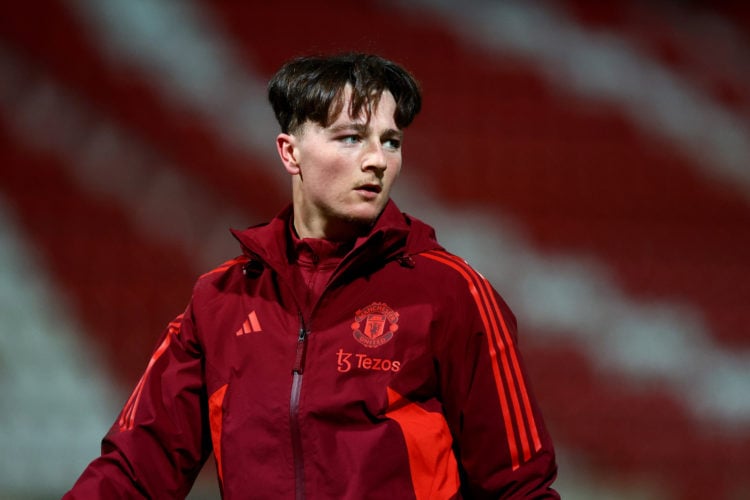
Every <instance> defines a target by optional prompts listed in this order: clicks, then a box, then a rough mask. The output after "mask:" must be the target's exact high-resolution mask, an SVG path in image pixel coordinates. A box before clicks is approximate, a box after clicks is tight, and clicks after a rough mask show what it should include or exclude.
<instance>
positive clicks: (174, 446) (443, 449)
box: [68, 202, 558, 500]
mask: <svg viewBox="0 0 750 500" xmlns="http://www.w3.org/2000/svg"><path fill="white" fill-rule="evenodd" d="M290 217H291V208H287V209H286V210H285V211H284V212H282V213H281V214H280V215H279V216H278V217H276V218H275V219H273V220H272V221H271V222H270V223H268V224H266V225H262V226H258V227H254V228H250V229H248V230H246V231H242V232H236V233H235V236H236V237H237V238H238V239H239V241H240V242H241V244H242V247H243V250H244V255H243V256H242V257H240V258H237V259H235V260H232V261H230V262H227V263H225V264H224V265H222V266H220V267H219V268H217V269H215V270H213V271H211V272H209V273H207V274H205V275H204V276H202V277H201V278H200V279H199V280H198V282H197V284H196V286H195V289H194V293H193V297H192V300H191V302H190V304H189V306H188V307H187V309H186V311H185V312H184V314H182V315H180V316H179V317H178V318H177V319H175V320H174V321H173V322H172V323H171V324H170V325H169V327H168V328H167V330H166V331H165V332H164V334H163V336H162V338H161V341H160V344H159V346H158V347H157V349H156V350H155V352H154V354H153V356H152V358H151V361H150V362H149V364H148V367H147V369H146V371H145V373H144V375H143V377H142V378H141V380H140V382H139V383H138V385H137V387H136V389H135V391H134V392H133V394H132V396H131V397H130V399H129V400H128V402H127V404H126V405H125V407H124V409H123V410H122V413H121V415H120V416H119V418H118V420H117V421H116V422H115V424H114V425H113V427H112V429H111V430H110V431H109V433H108V434H107V436H106V437H105V438H104V440H103V443H102V455H101V457H99V458H97V459H96V460H94V462H92V463H91V465H90V466H89V467H88V468H87V469H86V471H84V473H83V475H82V476H81V478H80V479H79V480H78V482H77V483H76V484H75V486H74V487H73V489H72V490H71V491H70V492H69V493H68V495H69V498H82V499H91V498H107V499H112V498H133V497H140V496H141V495H142V496H144V497H149V498H156V499H161V498H173V497H184V496H185V495H186V493H187V492H188V491H189V489H190V487H191V485H192V483H193V481H194V479H195V477H196V475H197V474H198V472H199V470H200V468H201V466H202V464H203V463H204V461H205V460H206V458H207V457H208V455H209V454H210V453H211V451H212V450H213V453H214V456H215V458H216V463H217V469H218V477H219V484H220V487H221V490H222V494H223V497H224V498H273V499H279V498H295V496H296V498H303V497H304V498H308V499H310V498H352V499H355V498H356V499H361V498H373V499H374V498H388V499H391V500H393V499H401V498H418V499H436V498H460V497H464V498H499V497H502V498H558V495H557V493H555V491H554V490H552V489H551V487H550V485H551V483H552V481H553V479H554V477H555V473H556V465H555V459H554V451H553V448H552V443H551V441H550V438H549V435H548V434H547V431H546V429H545V427H544V424H543V422H542V417H541V415H540V413H539V411H538V409H537V406H536V403H535V401H534V398H533V395H532V394H531V390H530V388H529V384H528V381H527V378H526V375H525V372H524V368H523V363H522V361H521V356H520V353H519V351H518V348H517V346H516V323H515V318H514V317H513V315H512V313H511V312H510V310H509V309H508V307H507V306H506V305H505V303H504V302H503V301H502V299H501V298H500V297H499V296H498V294H497V293H496V292H495V291H494V289H493V288H492V287H491V286H490V284H489V283H488V282H487V281H486V280H485V279H484V278H483V277H482V276H481V275H480V274H478V273H477V272H476V271H474V270H473V269H472V268H471V267H469V265H468V264H466V263H465V262H464V261H463V260H461V259H460V258H458V257H455V256H454V255H451V254H449V253H447V252H446V251H444V250H443V249H442V248H441V247H440V245H439V244H438V243H437V241H436V240H435V236H434V231H433V230H432V228H430V227H429V226H427V225H425V224H424V223H422V222H420V221H419V220H417V219H414V218H411V217H408V216H406V215H404V214H401V213H400V212H399V210H398V209H397V208H396V206H395V205H394V204H393V203H392V202H390V203H389V204H388V206H387V207H386V209H385V211H384V212H383V214H382V215H381V217H380V218H379V219H378V222H377V223H376V225H375V227H374V228H373V230H372V231H371V232H370V234H369V235H367V236H366V237H363V238H360V239H359V240H357V242H356V243H355V245H354V247H353V249H352V250H350V251H349V252H348V254H347V255H346V257H345V258H344V259H343V260H342V261H341V262H340V264H339V265H338V267H337V268H336V270H335V271H334V273H333V274H332V275H331V278H330V281H329V282H328V285H327V287H326V288H325V291H324V292H323V293H322V295H321V296H320V298H319V300H317V301H316V302H313V303H311V304H310V305H309V306H307V305H305V304H306V300H305V293H306V287H305V285H304V283H303V282H301V279H302V278H301V277H300V273H299V272H298V270H297V269H296V267H295V265H294V261H295V256H294V254H293V253H294V252H292V251H291V250H290V248H292V245H291V243H290V231H289V229H288V228H289V226H290V222H289V218H290Z"/></svg>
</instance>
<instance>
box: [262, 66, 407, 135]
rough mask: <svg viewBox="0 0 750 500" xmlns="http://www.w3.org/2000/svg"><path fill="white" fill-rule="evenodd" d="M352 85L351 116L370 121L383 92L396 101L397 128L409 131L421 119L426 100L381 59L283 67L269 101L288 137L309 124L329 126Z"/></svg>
mask: <svg viewBox="0 0 750 500" xmlns="http://www.w3.org/2000/svg"><path fill="white" fill-rule="evenodd" d="M347 84H349V85H351V88H352V98H351V103H350V109H349V110H348V111H349V113H350V115H351V116H357V115H358V114H359V113H360V111H361V110H362V109H363V108H364V110H365V113H366V114H367V116H368V118H369V116H370V112H371V110H372V108H373V107H374V106H377V104H378V101H379V100H380V96H381V95H382V94H383V92H384V91H386V90H387V91H389V92H390V93H391V95H393V98H394V99H395V101H396V112H395V115H394V120H395V122H396V126H398V127H399V128H401V129H403V128H406V127H407V126H408V125H409V124H410V123H411V122H412V120H413V119H414V117H415V116H416V115H417V113H419V110H420V108H421V106H422V96H421V93H420V89H419V84H418V83H417V81H416V80H415V79H414V77H413V76H412V75H411V74H409V72H408V71H406V70H405V69H404V68H402V67H401V66H399V65H398V64H396V63H394V62H391V61H389V60H387V59H383V58H382V57H379V56H376V55H371V54H362V53H348V54H341V55H334V56H307V57H300V58H297V59H292V60H291V61H289V62H287V63H286V64H284V66H282V67H281V69H279V71H278V72H277V73H276V74H275V75H274V76H273V78H271V81H270V82H269V83H268V100H269V101H270V102H271V106H273V111H274V113H275V114H276V119H277V120H278V122H279V125H281V131H282V132H284V133H289V132H294V131H295V130H296V129H297V128H298V127H300V126H301V125H302V124H303V123H305V122H306V121H307V120H311V121H313V122H317V123H319V124H320V125H322V126H324V127H325V126H327V125H328V124H329V123H330V122H331V121H332V120H333V119H334V118H335V117H336V116H338V114H339V113H340V112H341V107H342V106H343V100H342V98H341V97H342V95H343V90H344V88H345V87H346V85H347Z"/></svg>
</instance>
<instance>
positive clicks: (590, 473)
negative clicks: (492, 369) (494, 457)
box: [0, 0, 750, 500]
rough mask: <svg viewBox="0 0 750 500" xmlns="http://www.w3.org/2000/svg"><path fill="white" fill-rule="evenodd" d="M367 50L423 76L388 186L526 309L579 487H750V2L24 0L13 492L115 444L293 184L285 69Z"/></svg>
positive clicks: (15, 63)
mask: <svg viewBox="0 0 750 500" xmlns="http://www.w3.org/2000/svg"><path fill="white" fill-rule="evenodd" d="M348 50H364V51H373V52H377V53H379V54H381V55H384V56H386V57H389V58H392V59H394V60H396V61H397V62H399V63H402V64H403V65H405V66H406V67H407V68H409V69H410V70H411V71H412V72H413V73H414V74H415V75H416V77H417V78H418V79H419V80H420V81H421V83H422V85H423V88H424V111H423V112H422V113H421V114H420V116H418V117H417V120H416V121H415V122H414V124H413V125H412V126H411V127H410V128H409V130H408V133H407V135H406V141H405V153H404V154H405V160H404V170H403V175H402V178H401V179H400V181H399V182H400V185H399V186H398V189H397V192H396V193H395V194H394V198H395V199H396V201H397V202H398V203H399V205H400V207H401V208H402V210H405V211H407V212H410V213H412V214H414V215H416V216H417V217H420V218H422V219H424V220H426V221H428V222H430V223H431V224H433V225H434V226H435V227H436V228H437V231H438V237H439V238H440V240H441V241H442V243H443V244H444V245H445V246H447V247H448V248H449V249H451V250H452V251H453V252H454V253H458V254H460V255H462V256H463V257H465V258H466V259H467V260H468V261H469V262H470V263H471V264H473V265H474V267H476V268H477V269H478V270H480V271H481V272H482V273H483V274H484V275H485V276H487V277H488V278H489V279H490V280H491V281H492V282H493V284H494V285H495V287H496V288H497V289H498V290H499V291H500V293H501V294H502V295H503V296H504V297H505V299H506V300H507V302H508V303H509V304H510V306H511V307H512V309H513V310H514V312H515V313H516V315H517V316H518V321H519V325H520V344H521V349H522V351H523V353H524V355H525V359H526V362H527V365H528V367H529V370H530V374H531V377H532V382H533V386H534V388H535V391H536V395H537V397H538V399H539V402H540V405H541V406H542V408H543V411H544V414H545V418H546V420H547V424H548V426H549V428H550V430H551V432H552V434H553V437H554V439H555V443H556V446H557V449H558V453H559V465H560V472H559V480H558V482H557V487H558V489H559V490H560V492H561V493H562V494H563V497H564V498H571V499H603V498H606V499H678V500H682V499H707V498H711V499H742V498H745V499H746V498H750V479H748V474H747V470H748V468H750V326H749V324H750V307H748V304H747V302H748V299H749V298H750V284H749V283H750V261H749V259H748V258H749V257H750V8H749V7H747V6H746V4H745V3H744V2H709V1H703V2H702V1H698V0H694V1H651V2H645V1H643V2H638V1H631V2H628V1H610V2H606V3H605V2H588V1H584V0H554V1H537V2H525V1H489V0H487V1H479V0H471V1H461V2H451V1H448V0H442V1H441V0H432V1H430V0H363V1H359V2H356V3H354V2H347V1H343V0H337V1H329V2H325V4H324V5H315V6H313V5H312V2H307V1H300V0H286V1H285V2H281V3H278V4H277V3H276V2H243V1H211V0H173V1H169V0H164V1H159V0H127V1H121V0H44V1H38V2H5V3H4V4H3V6H2V7H0V450H1V451H0V498H4V499H37V498H38V499H46V498H59V497H60V496H61V494H62V493H63V492H64V491H66V490H67V489H68V488H69V487H70V486H71V485H72V483H73V482H74V481H75V480H76V478H77V477H78V475H79V474H80V472H81V471H82V469H83V468H84V466H85V465H86V464H87V463H88V462H89V461H90V460H91V459H92V458H93V457H94V456H96V455H97V453H98V450H99V443H100V439H101V437H102V436H103V434H104V433H105V432H106V430H107V429H108V428H109V426H110V425H111V423H112V422H113V421H114V419H115V417H116V415H117V413H118V411H119V408H120V407H121V406H122V404H123V403H124V401H125V398H126V397H127V394H128V393H129V392H130V390H131V388H132V387H133V386H134V384H135V383H136V381H137V379H138V377H139V376H140V374H141V372H142V371H143V369H144V368H145V365H146V361H147V359H148V357H149V354H150V352H151V350H152V348H153V347H154V346H155V342H156V339H157V337H158V335H159V334H160V333H161V331H162V329H163V328H164V327H165V326H166V325H167V323H168V322H169V321H170V320H171V319H172V318H173V317H174V316H176V315H177V314H179V313H180V312H182V309H183V308H184V306H185V305H186V303H187V301H188V299H189V297H190V294H191V287H192V284H193V282H194V281H195V279H196V278H197V277H198V276H199V275H200V274H201V273H202V272H205V271H207V270H209V269H211V268H213V267H214V266H215V265H217V264H219V263H221V262H223V261H224V260H226V259H228V258H231V257H233V256H235V255H237V254H238V253H239V249H238V247H237V244H236V242H235V241H234V239H233V238H232V237H231V236H230V234H229V232H228V228H230V227H235V228H243V227H246V226H249V225H252V224H256V223H259V222H262V221H264V220H266V219H268V218H269V217H271V216H272V215H274V214H275V213H276V212H277V211H278V210H279V209H280V208H281V207H282V206H283V204H285V203H286V201H287V200H288V198H289V192H288V182H289V181H288V178H287V177H286V174H284V173H283V169H282V168H281V166H280V163H279V162H278V160H277V159H276V156H275V151H274V146H273V141H274V137H275V134H276V133H277V125H276V124H275V122H274V119H273V116H272V113H271V110H270V107H269V106H268V104H267V103H266V99H265V85H266V82H267V80H268V78H269V77H270V75H271V74H272V73H273V72H274V71H275V70H276V69H277V68H278V67H279V65H280V64H281V63H282V62H283V61H285V60H287V59H288V58H290V57H292V56H297V55H303V54H309V53H317V52H324V53H327V52H341V51H348ZM214 476H215V472H214V468H213V465H212V464H209V465H207V467H206V469H205V470H204V473H203V474H202V476H201V477H200V479H199V481H198V483H197V484H196V487H195V490H194V492H193V493H192V494H191V498H218V496H219V493H218V488H217V486H216V480H215V477H214Z"/></svg>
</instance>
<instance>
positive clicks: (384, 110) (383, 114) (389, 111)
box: [327, 84, 398, 128]
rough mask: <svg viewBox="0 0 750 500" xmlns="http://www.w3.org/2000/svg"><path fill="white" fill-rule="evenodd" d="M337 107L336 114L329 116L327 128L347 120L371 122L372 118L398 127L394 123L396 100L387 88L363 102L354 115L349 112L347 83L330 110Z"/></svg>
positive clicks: (350, 105) (350, 91)
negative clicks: (338, 99)
mask: <svg viewBox="0 0 750 500" xmlns="http://www.w3.org/2000/svg"><path fill="white" fill-rule="evenodd" d="M337 108H338V114H337V115H335V116H332V117H331V120H330V123H329V124H328V127H327V128H330V127H332V126H334V125H339V124H341V123H348V122H354V123H364V124H371V123H372V122H373V120H374V121H377V122H378V123H381V124H384V125H387V126H388V127H390V128H398V127H397V126H396V123H395V121H396V119H395V114H396V100H395V99H394V98H393V95H392V94H391V93H390V91H388V90H384V91H383V92H382V93H381V94H380V95H379V96H378V97H377V98H373V99H371V100H369V101H367V102H365V104H364V105H363V106H362V108H361V109H360V110H359V112H358V113H357V115H356V116H354V115H352V114H351V111H352V88H351V86H350V85H348V84H347V86H346V87H344V89H343V91H342V93H341V97H340V101H338V103H337V102H334V104H332V111H334V112H335V110H336V109H337Z"/></svg>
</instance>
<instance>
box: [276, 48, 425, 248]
mask: <svg viewBox="0 0 750 500" xmlns="http://www.w3.org/2000/svg"><path fill="white" fill-rule="evenodd" d="M269 99H270V101H271V103H272V105H273V107H274V111H275V112H276V116H277V118H278V120H279V124H280V125H281V129H282V132H281V133H280V134H279V135H278V137H277V138H276V147H277V150H278V152H279V156H280V158H281V161H282V163H283V164H284V167H285V168H286V171H287V172H288V173H289V174H290V175H291V176H292V200H293V205H294V227H295V229H296V230H297V233H298V234H299V236H301V237H303V238H306V237H315V238H328V239H334V240H347V239H351V238H353V237H355V236H357V235H358V234H361V233H362V232H363V231H364V230H366V228H367V227H368V226H369V225H370V224H371V223H372V222H374V221H375V220H376V219H377V217H378V216H379V215H380V213H381V212H382V210H383V208H384V207H385V205H386V203H387V202H388V199H389V196H390V190H391V187H392V185H393V182H394V181H395V179H396V177H397V176H398V173H399V171H400V169H401V142H402V139H403V129H404V128H405V127H406V126H407V125H409V124H410V123H411V121H412V119H413V118H414V116H415V115H416V113H417V112H418V111H419V108H420V105H421V97H420V93H419V87H418V85H417V83H416V82H415V80H414V79H413V78H412V76H411V75H409V73H408V72H406V71H405V70H404V69H402V68H401V67H399V66H397V65H396V64H394V63H392V62H390V61H387V60H385V59H382V58H380V57H377V56H372V55H364V54H350V55H343V56H332V57H309V58H303V59H295V60H293V61H291V62H289V63H287V64H286V65H285V66H284V67H282V68H281V70H279V72H278V73H277V74H276V75H275V76H274V77H273V78H272V80H271V82H270V84H269Z"/></svg>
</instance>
